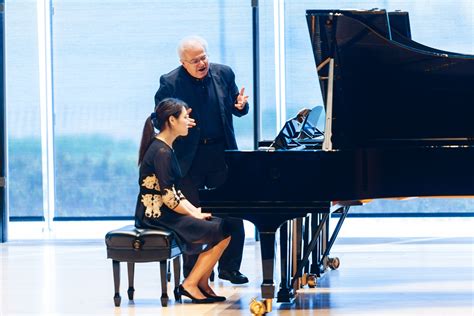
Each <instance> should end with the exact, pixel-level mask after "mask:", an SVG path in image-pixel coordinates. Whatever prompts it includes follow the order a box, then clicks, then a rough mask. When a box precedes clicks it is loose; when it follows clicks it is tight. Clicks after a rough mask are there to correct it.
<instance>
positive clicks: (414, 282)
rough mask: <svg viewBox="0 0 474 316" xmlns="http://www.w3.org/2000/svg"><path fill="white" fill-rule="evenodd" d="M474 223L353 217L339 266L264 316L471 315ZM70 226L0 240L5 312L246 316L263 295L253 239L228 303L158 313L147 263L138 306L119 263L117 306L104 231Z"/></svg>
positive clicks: (339, 247)
mask: <svg viewBox="0 0 474 316" xmlns="http://www.w3.org/2000/svg"><path fill="white" fill-rule="evenodd" d="M120 224H123V223H120ZM473 224H474V220H473V219H471V218H457V219H446V218H434V219H419V218H412V219H357V218H354V219H353V218H348V219H347V222H346V224H345V227H344V228H343V230H342V231H341V236H340V237H341V238H340V239H339V240H338V241H337V243H336V245H335V246H334V248H333V252H332V256H337V257H339V258H340V260H341V266H340V268H339V269H338V270H335V271H329V272H328V273H327V274H326V275H325V276H324V277H323V278H322V279H320V280H319V281H318V285H317V287H316V288H314V289H309V288H303V289H301V290H300V291H299V295H298V297H297V299H296V300H295V302H294V303H293V304H291V305H289V304H277V303H274V304H273V308H274V309H273V311H272V312H271V313H269V314H267V315H474V243H473V238H474V230H473V229H472V227H474V225H473ZM67 225H73V226H71V227H56V228H55V231H56V233H55V234H53V235H52V234H51V233H49V234H45V233H43V237H44V238H41V239H39V237H40V236H37V235H35V232H34V229H35V228H34V227H31V228H29V230H30V234H29V236H34V237H31V238H27V237H25V238H20V237H21V236H19V235H20V234H17V233H16V232H14V231H13V229H16V227H15V225H13V226H12V227H11V235H12V237H15V238H11V241H9V242H8V243H4V244H0V259H1V261H0V264H1V266H0V273H1V274H0V282H1V283H0V315H2V316H3V315H127V316H130V315H137V316H141V315H187V316H194V315H250V312H249V308H248V306H249V303H250V302H251V300H252V298H254V297H258V296H259V289H260V282H261V273H260V270H261V267H260V263H259V262H260V261H259V256H260V255H259V251H260V250H259V243H255V242H254V241H253V240H252V239H251V238H249V239H248V240H247V242H246V246H245V253H244V263H243V266H242V272H244V273H245V274H247V275H248V276H249V278H250V279H251V282H250V284H247V285H241V286H233V285H231V284H230V283H228V282H225V281H222V280H217V281H216V282H215V287H216V291H217V292H218V293H220V294H223V295H226V296H227V297H228V300H227V301H226V302H225V303H219V304H211V305H201V306H199V305H193V304H191V303H189V302H186V301H185V302H184V303H183V304H180V303H176V302H174V300H173V299H172V297H171V300H170V302H169V306H168V307H166V308H162V307H161V305H160V300H159V296H160V286H159V278H158V276H159V269H158V264H157V263H143V264H138V265H137V267H136V280H135V288H136V292H135V300H134V301H133V302H129V301H128V299H127V298H126V276H125V273H126V269H125V266H124V265H123V267H122V280H123V281H122V291H121V295H122V305H121V307H118V308H116V307H114V305H113V300H112V297H113V280H112V264H111V262H110V260H108V259H106V253H105V246H104V243H103V240H102V239H101V238H98V237H97V236H103V235H104V232H103V231H101V229H102V230H104V231H105V232H106V231H107V229H108V227H107V225H106V224H104V223H102V224H100V223H99V224H93V223H85V224H83V225H86V227H89V228H90V229H91V231H90V234H87V237H86V238H82V239H77V238H76V237H77V236H74V238H72V237H71V238H61V237H64V236H66V235H65V234H66V232H68V233H69V234H70V235H71V236H72V235H74V232H73V231H74V229H73V228H72V227H77V226H78V225H77V224H71V223H69V224H67ZM67 225H66V226H67ZM94 225H97V227H95V228H93V226H94ZM113 225H115V224H113ZM115 227H116V226H115ZM61 229H63V230H64V231H63V233H61ZM82 232H84V230H82ZM38 234H39V233H38ZM89 237H90V238H89ZM170 291H171V288H170Z"/></svg>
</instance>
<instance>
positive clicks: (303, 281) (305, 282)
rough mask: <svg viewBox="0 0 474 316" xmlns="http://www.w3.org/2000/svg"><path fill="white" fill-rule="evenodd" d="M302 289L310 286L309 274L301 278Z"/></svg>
mask: <svg viewBox="0 0 474 316" xmlns="http://www.w3.org/2000/svg"><path fill="white" fill-rule="evenodd" d="M300 283H301V287H303V286H305V285H307V284H308V273H304V274H303V276H302V277H301V282H300Z"/></svg>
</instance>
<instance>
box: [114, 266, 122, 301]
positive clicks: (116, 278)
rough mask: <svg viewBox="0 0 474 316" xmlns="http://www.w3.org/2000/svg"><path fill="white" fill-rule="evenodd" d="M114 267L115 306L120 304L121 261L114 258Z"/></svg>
mask: <svg viewBox="0 0 474 316" xmlns="http://www.w3.org/2000/svg"><path fill="white" fill-rule="evenodd" d="M112 269H113V272H114V288H115V295H114V303H115V306H120V301H121V298H120V293H119V292H120V262H119V261H116V260H112Z"/></svg>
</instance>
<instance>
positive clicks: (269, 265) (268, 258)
mask: <svg viewBox="0 0 474 316" xmlns="http://www.w3.org/2000/svg"><path fill="white" fill-rule="evenodd" d="M275 246H276V245H275V232H271V231H265V232H262V231H261V232H260V253H261V255H262V270H263V271H262V272H263V282H262V286H261V289H262V298H263V299H273V298H274V297H275V283H273V274H274V271H273V270H274V266H275Z"/></svg>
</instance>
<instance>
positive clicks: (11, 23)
mask: <svg viewBox="0 0 474 316" xmlns="http://www.w3.org/2000/svg"><path fill="white" fill-rule="evenodd" d="M5 34H6V37H5V56H6V75H7V78H8V80H6V81H5V82H6V105H7V134H8V155H9V157H8V163H9V166H8V177H9V187H8V189H9V190H8V194H9V203H10V205H9V206H10V208H9V209H10V216H12V217H18V216H22V217H23V216H35V217H38V216H39V217H43V200H42V199H43V191H42V190H43V189H42V171H41V121H40V108H39V73H38V38H37V18H36V1H34V0H17V1H6V10H5Z"/></svg>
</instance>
